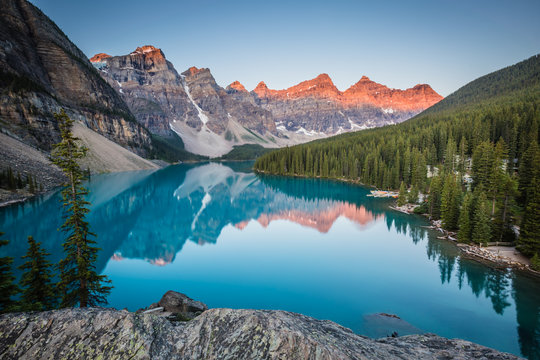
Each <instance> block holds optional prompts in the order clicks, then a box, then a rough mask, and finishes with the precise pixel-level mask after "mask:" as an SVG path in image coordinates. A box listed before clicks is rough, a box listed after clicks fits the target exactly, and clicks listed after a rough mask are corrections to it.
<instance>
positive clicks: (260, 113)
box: [90, 45, 278, 156]
mask: <svg viewBox="0 0 540 360" xmlns="http://www.w3.org/2000/svg"><path fill="white" fill-rule="evenodd" d="M90 61H92V63H93V64H94V66H95V67H96V68H97V69H99V70H100V74H101V75H102V76H103V78H104V79H105V80H107V82H108V83H109V84H110V85H111V86H112V87H114V88H115V89H116V90H117V91H118V92H119V93H120V94H121V96H122V98H123V99H124V100H125V101H126V103H127V104H128V105H129V108H130V109H131V111H132V112H133V113H134V114H135V117H136V118H137V120H138V121H139V122H140V123H142V124H144V125H145V126H146V127H147V128H148V129H149V130H150V131H151V132H152V133H155V134H158V135H160V136H165V137H166V136H171V135H172V132H173V131H174V132H176V133H177V134H179V135H180V136H181V137H182V139H183V140H184V143H185V145H186V149H187V150H189V151H192V152H195V153H199V154H203V155H210V156H216V155H221V154H223V153H225V152H227V151H229V150H230V149H231V148H232V146H233V145H234V144H242V143H244V142H251V143H253V142H254V143H258V142H261V141H260V138H262V137H264V136H265V134H266V133H269V134H274V135H278V133H277V130H276V126H275V122H274V121H273V118H272V114H271V113H270V112H269V111H267V110H264V109H262V108H261V107H259V106H257V105H256V104H255V101H254V99H253V97H252V96H251V95H250V94H249V93H248V92H247V91H246V90H245V89H243V90H244V91H243V92H242V93H237V92H236V90H233V91H227V90H225V89H223V88H222V87H220V86H219V85H218V84H217V83H216V81H215V79H214V77H213V76H212V74H211V73H210V70H208V69H198V68H196V67H192V68H190V69H188V70H187V71H185V72H183V73H182V74H181V75H179V74H178V73H177V72H176V70H175V68H174V66H173V65H172V64H171V63H170V62H169V61H167V60H166V58H165V55H164V54H163V52H162V51H161V50H160V49H158V48H155V47H153V46H151V45H146V46H143V47H139V48H137V49H136V50H135V51H133V52H132V53H130V54H129V55H125V56H109V55H107V54H103V53H101V54H97V55H95V56H93V57H92V58H91V59H90ZM240 86H241V85H240ZM235 124H238V125H237V126H236V128H235ZM242 127H244V128H246V129H248V130H245V129H243V128H242ZM238 128H239V129H238ZM249 131H255V132H256V133H257V135H256V136H251V135H250V134H249ZM248 137H250V138H251V139H248ZM257 137H259V139H258V138H257ZM264 141H265V140H263V142H264ZM197 143H198V144H197ZM201 143H202V144H201Z"/></svg>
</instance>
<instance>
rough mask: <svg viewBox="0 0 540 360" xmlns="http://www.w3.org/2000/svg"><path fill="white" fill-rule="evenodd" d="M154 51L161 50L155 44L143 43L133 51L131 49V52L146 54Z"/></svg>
mask: <svg viewBox="0 0 540 360" xmlns="http://www.w3.org/2000/svg"><path fill="white" fill-rule="evenodd" d="M156 51H159V52H161V50H160V49H158V48H157V47H155V46H152V45H144V46H139V47H138V48H136V49H135V51H133V52H132V53H131V54H147V53H151V52H156Z"/></svg>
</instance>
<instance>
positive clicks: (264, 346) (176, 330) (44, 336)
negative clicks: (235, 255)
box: [0, 291, 519, 360]
mask: <svg viewBox="0 0 540 360" xmlns="http://www.w3.org/2000/svg"><path fill="white" fill-rule="evenodd" d="M154 305H160V306H157V307H154V308H153V309H146V310H142V311H140V312H139V313H132V312H129V311H127V310H115V309H106V308H85V309H81V308H67V309H62V310H53V311H46V312H41V313H35V312H34V313H13V314H5V315H2V316H1V317H0V358H2V359H64V358H68V359H321V360H322V359H328V360H329V359H389V360H391V359H433V360H434V359H463V360H468V359H471V360H472V359H502V360H507V359H508V360H510V359H519V357H517V356H515V355H512V354H508V353H502V352H499V351H497V350H494V349H490V348H487V347H484V346H481V345H478V344H474V343H471V342H469V341H465V340H460V339H446V338H443V337H439V336H437V335H434V334H421V335H407V336H401V337H399V336H396V337H386V338H381V339H370V338H368V337H365V336H361V335H357V334H355V333H353V332H352V331H351V330H350V329H347V328H345V327H342V326H340V325H338V324H336V323H334V322H332V321H328V320H317V319H314V318H311V317H308V316H304V315H300V314H296V313H292V312H286V311H279V310H235V309H210V310H206V305H204V304H203V303H201V302H198V301H195V300H192V299H190V298H189V297H187V296H186V295H183V294H180V293H176V292H172V291H169V292H167V293H166V294H165V296H164V297H163V298H162V299H161V301H160V302H159V303H157V304H154ZM156 309H157V310H156ZM194 310H195V311H194ZM167 312H168V313H171V314H172V315H174V317H175V319H171V318H170V316H164V314H165V313H167ZM187 313H192V314H191V315H193V316H194V317H193V318H192V319H188V318H187V317H186V314H187Z"/></svg>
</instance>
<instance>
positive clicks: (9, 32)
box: [0, 0, 152, 155]
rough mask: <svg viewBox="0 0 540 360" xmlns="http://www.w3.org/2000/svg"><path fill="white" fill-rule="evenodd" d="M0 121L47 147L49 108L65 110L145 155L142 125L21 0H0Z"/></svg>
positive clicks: (54, 133)
mask: <svg viewBox="0 0 540 360" xmlns="http://www.w3.org/2000/svg"><path fill="white" fill-rule="evenodd" d="M0 20H1V21H0V44H1V46H0V88H1V93H0V118H1V120H2V121H1V123H0V127H1V128H2V131H3V132H5V133H8V134H10V135H11V136H13V137H15V138H18V139H20V140H21V141H23V142H24V143H26V144H29V145H32V146H34V147H38V148H40V149H43V150H46V151H49V150H50V149H51V145H52V144H53V143H55V142H58V140H59V132H58V129H57V124H56V121H55V119H54V116H53V113H54V112H58V111H59V110H60V109H61V108H64V109H65V110H66V112H67V113H68V115H69V116H70V117H72V118H73V119H77V120H80V121H82V122H83V123H84V124H86V125H87V126H88V127H89V128H91V129H93V130H94V131H96V132H98V133H100V134H102V135H104V136H105V137H107V138H109V139H110V140H112V141H114V142H116V143H118V144H120V145H122V146H124V147H126V148H128V149H130V150H132V151H134V152H136V153H138V154H141V155H146V154H148V153H149V151H150V150H151V148H152V143H151V139H150V137H149V134H148V132H147V130H146V129H144V128H143V127H142V126H140V125H139V124H137V123H136V122H135V121H134V118H133V116H132V114H131V112H130V111H129V109H128V107H127V106H126V104H125V103H124V102H123V101H122V99H121V98H120V97H119V96H118V94H117V93H116V92H115V91H114V89H112V88H111V87H110V86H109V85H108V84H107V83H106V82H105V81H103V79H102V78H101V77H100V76H99V74H98V72H97V71H96V70H95V69H94V68H93V67H92V65H91V64H90V62H89V61H88V59H87V58H86V56H85V55H84V54H83V53H82V52H81V51H80V50H79V49H78V48H77V47H76V46H75V45H74V44H73V43H72V42H71V41H69V39H68V38H67V37H66V36H65V35H64V33H63V32H62V31H61V30H60V29H59V28H58V27H57V26H56V25H55V24H54V23H53V22H52V21H51V20H50V19H49V18H48V17H47V16H45V15H44V14H43V13H42V12H41V11H40V10H39V9H37V8H36V7H35V6H33V5H32V4H30V3H28V2H27V1H25V0H1V1H0Z"/></svg>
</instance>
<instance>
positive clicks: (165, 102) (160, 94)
mask: <svg viewBox="0 0 540 360" xmlns="http://www.w3.org/2000/svg"><path fill="white" fill-rule="evenodd" d="M104 55H106V54H97V55H95V56H93V57H92V58H91V59H90V61H91V62H92V63H93V64H94V66H95V67H96V68H97V69H99V70H100V74H101V76H103V78H104V79H105V80H107V81H108V83H109V84H110V85H111V86H112V87H114V88H115V89H116V90H117V91H118V92H119V93H120V95H121V96H122V98H123V99H124V100H125V102H126V103H127V104H128V106H129V108H130V109H131V111H132V112H133V114H135V117H136V118H137V120H138V121H139V122H140V123H142V124H144V125H145V126H146V127H147V128H148V129H149V130H150V131H151V132H152V133H155V134H158V135H161V136H170V135H171V132H172V130H171V127H170V125H169V122H171V123H172V122H175V121H182V122H185V123H187V124H188V125H189V126H191V127H193V128H197V129H200V127H201V126H202V123H201V121H200V119H199V117H198V113H197V109H196V108H195V106H194V105H193V104H192V102H191V101H190V99H189V97H188V95H187V94H186V91H185V88H184V83H183V81H182V78H181V77H180V75H179V74H178V73H177V72H176V70H175V69H174V66H173V65H172V64H171V63H170V62H169V61H167V60H166V59H165V55H164V54H163V52H162V51H161V50H160V49H157V48H155V47H153V46H150V45H146V46H143V47H138V48H137V49H136V50H135V51H133V52H132V53H130V54H128V55H125V56H109V55H106V56H104Z"/></svg>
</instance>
